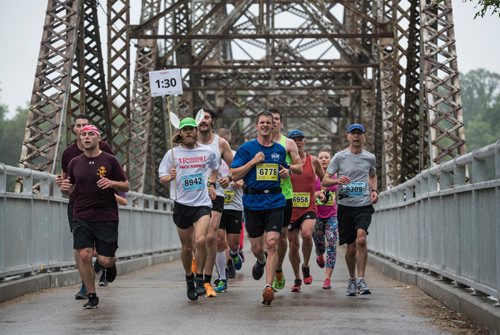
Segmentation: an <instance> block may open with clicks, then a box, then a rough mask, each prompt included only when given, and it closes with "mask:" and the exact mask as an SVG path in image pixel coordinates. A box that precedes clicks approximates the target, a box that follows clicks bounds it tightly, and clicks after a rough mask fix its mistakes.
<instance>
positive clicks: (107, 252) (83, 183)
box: [61, 125, 129, 309]
mask: <svg viewBox="0 0 500 335" xmlns="http://www.w3.org/2000/svg"><path fill="white" fill-rule="evenodd" d="M100 139H101V136H100V132H99V129H97V128H96V127H95V126H92V125H87V126H84V127H83V128H81V130H80V140H81V142H82V144H83V150H84V151H83V155H80V156H78V157H76V158H74V159H73V160H71V162H70V163H69V165H68V177H67V178H65V179H64V180H63V181H62V182H61V190H62V191H63V192H67V193H69V194H70V195H71V194H72V197H73V200H74V201H73V248H74V249H75V250H77V251H78V256H79V262H78V263H77V266H78V271H79V272H80V276H81V277H82V280H83V282H84V284H85V287H86V288H87V292H88V294H87V297H88V302H87V303H86V304H85V305H83V307H84V308H87V309H91V308H96V307H97V305H98V304H99V298H98V297H97V295H96V293H95V283H94V280H95V272H94V268H93V267H92V256H93V248H94V246H95V249H96V252H97V254H98V256H97V262H98V264H99V265H100V266H101V267H103V268H105V269H106V270H107V272H106V277H107V280H108V281H109V282H112V281H113V280H115V278H116V265H115V260H116V258H115V251H116V249H118V205H117V203H116V199H115V191H117V192H127V191H128V190H129V183H128V180H127V177H126V175H125V172H124V171H123V169H122V168H121V166H120V164H119V163H118V160H117V159H116V158H115V157H114V156H113V155H111V154H108V153H106V152H103V151H102V150H101V149H100V148H99V145H98V144H99V141H100Z"/></svg>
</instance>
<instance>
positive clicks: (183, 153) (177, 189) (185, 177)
mask: <svg viewBox="0 0 500 335" xmlns="http://www.w3.org/2000/svg"><path fill="white" fill-rule="evenodd" d="M174 116H175V115H174ZM171 119H172V123H173V124H174V126H175V127H176V128H178V129H179V132H178V133H177V134H176V135H175V136H174V137H173V139H172V141H173V142H174V143H176V144H179V145H178V146H176V147H174V148H172V149H170V150H169V151H168V152H167V153H166V154H165V156H164V157H163V159H162V161H161V163H160V166H159V168H158V173H159V176H160V182H161V183H162V184H164V185H165V184H167V183H170V186H171V187H170V190H171V192H170V197H171V198H172V199H173V200H174V210H173V219H174V223H175V225H176V226H177V233H178V234H179V238H180V240H181V244H182V250H181V261H182V265H183V267H184V270H185V272H186V283H187V296H188V298H189V299H190V300H197V299H198V293H197V290H196V288H195V284H194V274H193V272H192V271H191V262H192V259H193V240H194V245H195V246H196V248H195V257H196V259H197V262H198V264H199V268H200V269H203V266H204V264H205V260H206V256H207V254H206V246H205V241H206V235H207V231H208V226H209V224H210V211H211V208H212V200H213V199H215V196H216V193H215V181H216V178H217V174H218V168H219V165H218V162H217V157H216V155H215V153H214V152H213V151H212V150H211V149H210V148H209V147H208V146H205V145H200V144H199V143H198V123H197V122H196V120H194V119H193V118H190V117H187V118H184V119H183V120H182V121H180V122H178V119H177V117H175V118H174V117H171ZM197 120H199V118H198V116H197ZM209 177H210V179H209V180H210V181H209V185H208V187H207V182H206V181H207V180H208V178H209ZM193 234H194V235H193ZM193 236H194V238H193Z"/></svg>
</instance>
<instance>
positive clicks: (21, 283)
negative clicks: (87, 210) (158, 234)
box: [0, 250, 180, 303]
mask: <svg viewBox="0 0 500 335" xmlns="http://www.w3.org/2000/svg"><path fill="white" fill-rule="evenodd" d="M178 259H180V250H174V251H168V252H163V253H159V254H152V255H147V256H140V257H137V258H132V259H123V260H122V259H118V261H117V262H116V268H117V271H118V274H124V273H129V272H133V271H137V270H140V269H144V268H146V267H149V266H152V265H154V264H159V263H166V262H171V261H174V260H178ZM79 282H80V275H79V274H78V271H77V270H76V269H71V270H65V271H60V272H48V273H40V274H37V275H34V276H32V277H26V278H21V279H15V280H12V281H8V282H5V283H1V284H0V303H2V302H5V301H7V300H10V299H14V298H16V297H19V296H21V295H23V294H27V293H33V292H37V291H41V290H44V289H48V288H53V287H60V286H68V285H74V284H77V283H79Z"/></svg>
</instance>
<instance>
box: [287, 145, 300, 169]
mask: <svg viewBox="0 0 500 335" xmlns="http://www.w3.org/2000/svg"><path fill="white" fill-rule="evenodd" d="M286 151H287V152H288V154H289V155H290V158H291V159H292V164H290V169H291V170H292V172H293V173H295V174H302V160H301V159H300V156H299V149H297V144H295V141H294V140H291V139H289V138H288V139H287V140H286Z"/></svg>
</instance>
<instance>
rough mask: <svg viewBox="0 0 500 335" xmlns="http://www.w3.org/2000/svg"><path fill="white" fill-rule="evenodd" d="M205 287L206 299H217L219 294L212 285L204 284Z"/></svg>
mask: <svg viewBox="0 0 500 335" xmlns="http://www.w3.org/2000/svg"><path fill="white" fill-rule="evenodd" d="M203 286H204V287H205V297H207V298H215V297H216V296H217V293H215V291H214V289H213V288H212V285H211V284H210V283H205V284H203Z"/></svg>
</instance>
